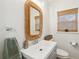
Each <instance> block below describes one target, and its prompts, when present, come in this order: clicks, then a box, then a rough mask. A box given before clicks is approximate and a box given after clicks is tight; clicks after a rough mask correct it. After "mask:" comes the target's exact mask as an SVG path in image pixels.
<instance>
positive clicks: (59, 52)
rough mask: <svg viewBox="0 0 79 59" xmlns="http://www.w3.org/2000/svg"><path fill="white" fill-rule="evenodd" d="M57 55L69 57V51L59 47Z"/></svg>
mask: <svg viewBox="0 0 79 59" xmlns="http://www.w3.org/2000/svg"><path fill="white" fill-rule="evenodd" d="M57 55H58V56H62V57H67V56H69V54H68V52H66V51H64V50H62V49H57Z"/></svg>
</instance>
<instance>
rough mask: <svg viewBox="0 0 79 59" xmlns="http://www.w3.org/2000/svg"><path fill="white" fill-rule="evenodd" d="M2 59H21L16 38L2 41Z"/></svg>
mask: <svg viewBox="0 0 79 59" xmlns="http://www.w3.org/2000/svg"><path fill="white" fill-rule="evenodd" d="M3 59H22V57H21V53H20V49H19V45H18V42H17V40H16V38H7V39H6V40H5V41H4V51H3Z"/></svg>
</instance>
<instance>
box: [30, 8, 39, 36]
mask: <svg viewBox="0 0 79 59" xmlns="http://www.w3.org/2000/svg"><path fill="white" fill-rule="evenodd" d="M38 16H39V11H38V10H36V9H34V8H32V7H30V33H31V35H38V34H39V33H40V31H37V28H38V29H40V28H39V25H40V24H37V23H39V20H40V19H39V18H38ZM37 25H38V26H37Z"/></svg>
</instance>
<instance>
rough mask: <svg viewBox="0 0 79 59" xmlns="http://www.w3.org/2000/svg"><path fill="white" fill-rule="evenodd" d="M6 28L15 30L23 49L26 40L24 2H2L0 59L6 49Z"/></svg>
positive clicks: (0, 3)
mask: <svg viewBox="0 0 79 59" xmlns="http://www.w3.org/2000/svg"><path fill="white" fill-rule="evenodd" d="M6 26H9V27H11V28H14V29H15V30H16V32H17V35H18V37H17V40H18V42H19V45H20V48H22V45H23V40H24V39H25V38H24V0H6V1H4V0H2V1H1V2H0V59H2V52H3V47H4V40H5V37H6V35H7V34H8V33H7V32H6Z"/></svg>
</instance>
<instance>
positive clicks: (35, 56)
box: [21, 40, 56, 59]
mask: <svg viewBox="0 0 79 59" xmlns="http://www.w3.org/2000/svg"><path fill="white" fill-rule="evenodd" d="M55 51H56V42H53V41H45V40H42V41H40V42H39V43H37V44H36V45H33V46H31V47H29V48H27V49H22V50H21V52H22V54H23V55H24V57H26V58H27V59H47V58H48V56H49V55H50V54H51V52H55Z"/></svg>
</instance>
